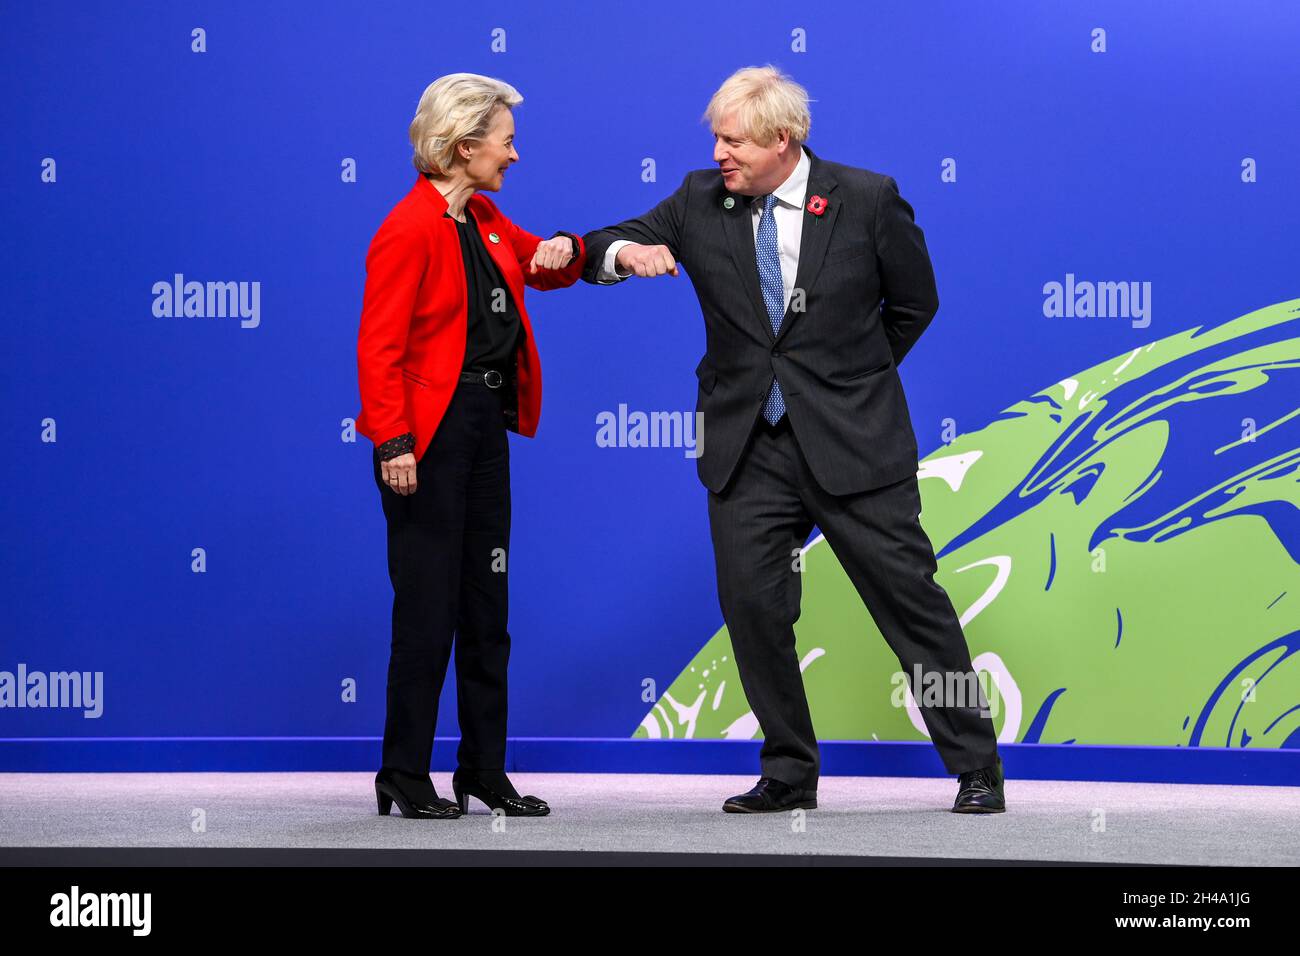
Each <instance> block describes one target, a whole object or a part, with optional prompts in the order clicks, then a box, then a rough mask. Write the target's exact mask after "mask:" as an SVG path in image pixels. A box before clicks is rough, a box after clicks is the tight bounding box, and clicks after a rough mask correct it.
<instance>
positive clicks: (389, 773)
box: [375, 767, 460, 820]
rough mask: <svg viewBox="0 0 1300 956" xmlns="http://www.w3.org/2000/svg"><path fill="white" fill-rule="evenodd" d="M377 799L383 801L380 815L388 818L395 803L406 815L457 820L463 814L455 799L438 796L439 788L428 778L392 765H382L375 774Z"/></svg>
mask: <svg viewBox="0 0 1300 956" xmlns="http://www.w3.org/2000/svg"><path fill="white" fill-rule="evenodd" d="M426 783H427V784H428V789H427V790H426V789H425V784H426ZM375 800H376V801H377V802H378V804H379V815H380V816H384V817H386V816H388V815H389V811H391V810H392V809H393V804H394V803H396V804H397V809H398V810H400V811H402V816H404V817H416V818H418V819H423V820H454V819H456V818H457V817H458V816H460V806H459V805H458V804H457V803H456V802H455V801H452V800H448V799H447V798H446V797H440V796H438V791H437V790H435V789H434V787H433V783H432V781H430V780H429V779H428V778H427V777H425V778H423V779H421V778H419V777H413V776H412V775H411V774H408V773H404V772H402V771H400V770H393V769H391V768H389V767H381V768H380V770H379V773H377V774H375Z"/></svg>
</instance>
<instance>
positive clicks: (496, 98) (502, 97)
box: [409, 73, 524, 176]
mask: <svg viewBox="0 0 1300 956" xmlns="http://www.w3.org/2000/svg"><path fill="white" fill-rule="evenodd" d="M523 101H524V98H523V97H522V96H520V95H519V91H518V90H516V89H515V88H514V87H513V86H511V85H510V84H509V83H506V82H503V81H502V80H497V79H493V78H492V77H490V76H480V75H479V74H477V73H448V74H447V75H446V76H443V77H439V78H438V79H436V80H434V81H433V82H432V83H430V84H429V85H428V86H427V87H426V88H425V90H424V93H423V94H422V95H421V96H420V105H419V106H418V107H416V110H415V119H413V120H411V128H410V131H409V135H410V138H411V146H412V147H414V149H415V153H414V155H413V156H412V157H411V162H412V163H413V164H414V165H415V168H416V169H418V170H419V171H420V172H421V173H424V174H425V175H426V176H427V175H435V176H445V175H447V174H448V173H449V172H451V168H452V166H453V164H454V163H455V160H456V144H457V143H459V142H460V141H461V140H465V139H480V138H482V137H483V136H485V135H486V134H487V131H488V126H489V125H491V122H492V114H493V113H495V112H496V110H497V109H498V108H499V107H502V106H504V107H505V108H506V109H512V108H514V107H516V106H518V105H519V104H520V103H522V102H523Z"/></svg>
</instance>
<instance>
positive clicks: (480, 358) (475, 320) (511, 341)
mask: <svg viewBox="0 0 1300 956" xmlns="http://www.w3.org/2000/svg"><path fill="white" fill-rule="evenodd" d="M443 215H444V216H446V217H447V218H448V219H450V220H452V221H453V222H454V223H456V231H457V233H459V235H460V250H461V257H462V259H463V261H464V266H465V291H466V312H467V313H468V314H467V316H466V319H467V323H468V325H467V328H466V332H465V359H464V361H463V363H462V364H461V370H462V371H466V370H468V369H471V368H475V369H496V370H497V371H498V372H500V373H501V374H502V376H503V377H504V378H505V380H506V384H505V385H504V386H503V388H504V389H505V390H506V394H505V395H504V396H503V397H504V398H505V399H506V409H505V411H506V418H507V423H508V424H513V423H514V421H515V419H514V417H513V416H514V415H515V414H517V413H516V412H515V410H514V408H513V404H514V392H515V384H514V380H515V352H516V350H517V349H518V348H519V342H520V339H521V338H522V336H523V334H524V326H523V321H522V320H521V319H520V317H519V309H518V308H517V307H516V306H515V300H514V297H513V296H512V295H511V294H510V289H509V287H508V286H507V285H506V283H505V279H503V278H502V276H501V270H500V269H499V268H497V264H496V263H495V262H494V261H493V260H492V255H491V253H489V252H488V250H487V246H485V245H484V244H483V237H482V236H481V235H480V234H479V231H478V223H477V222H475V220H474V216H473V214H472V213H471V212H470V211H469V210H468V209H466V210H465V222H461V221H460V220H459V219H457V218H456V217H455V216H452V215H451V214H450V213H449V212H444V213H443ZM498 290H500V291H498ZM376 450H377V452H378V454H379V458H380V460H382V461H387V460H389V459H391V458H396V457H397V456H398V455H404V454H407V453H408V452H411V451H414V450H415V435H413V434H412V433H411V432H406V433H405V434H402V435H398V436H397V437H396V438H390V439H389V440H388V441H386V442H384V443H383V444H382V445H380V446H379V447H378V448H377V449H376Z"/></svg>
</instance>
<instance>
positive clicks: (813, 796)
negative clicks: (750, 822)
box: [722, 777, 817, 813]
mask: <svg viewBox="0 0 1300 956" xmlns="http://www.w3.org/2000/svg"><path fill="white" fill-rule="evenodd" d="M816 808H817V791H816V790H799V789H796V788H794V787H792V786H790V785H789V784H788V783H782V782H781V781H780V780H777V779H775V778H774V777H759V779H758V783H757V784H755V786H754V789H752V790H750V791H749V792H748V793H742V794H740V795H739V796H735V797H728V798H727V800H726V802H725V803H723V804H722V809H723V811H724V812H725V813H779V812H781V811H783V810H799V809H804V810H815V809H816Z"/></svg>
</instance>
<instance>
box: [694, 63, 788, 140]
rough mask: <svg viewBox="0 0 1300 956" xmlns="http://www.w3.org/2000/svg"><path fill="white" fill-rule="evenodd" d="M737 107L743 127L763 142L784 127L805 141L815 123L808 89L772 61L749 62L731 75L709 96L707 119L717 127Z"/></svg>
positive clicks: (705, 117)
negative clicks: (811, 112) (763, 63)
mask: <svg viewBox="0 0 1300 956" xmlns="http://www.w3.org/2000/svg"><path fill="white" fill-rule="evenodd" d="M733 111H734V112H735V114H736V121H737V122H738V123H739V124H740V127H741V129H742V130H744V132H745V134H746V135H747V136H749V137H750V138H751V139H753V140H754V142H756V143H758V145H760V146H769V145H771V143H772V141H773V140H774V139H776V137H777V134H779V133H780V132H781V131H782V130H785V131H786V133H788V134H789V136H790V139H791V140H793V141H794V142H796V143H803V142H804V141H805V140H807V139H808V129H809V127H810V126H812V115H811V114H810V113H809V112H808V91H807V90H805V89H804V88H803V87H802V86H800V85H799V84H798V83H796V82H795V81H794V80H792V79H791V78H790V77H789V76H786V75H785V74H784V73H782V72H781V71H780V70H778V69H777V68H776V67H774V66H772V65H771V64H769V65H767V66H747V67H745V68H744V69H740V70H737V71H736V72H735V73H733V74H731V76H729V77H727V80H726V82H725V83H723V84H722V86H720V87H718V91H717V92H716V93H714V94H713V99H711V100H709V108H708V109H707V110H705V111H704V116H703V120H705V121H707V122H708V124H709V126H710V128H712V129H713V130H717V128H718V124H719V123H721V122H722V118H723V117H724V116H726V115H727V114H728V113H731V112H733Z"/></svg>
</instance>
